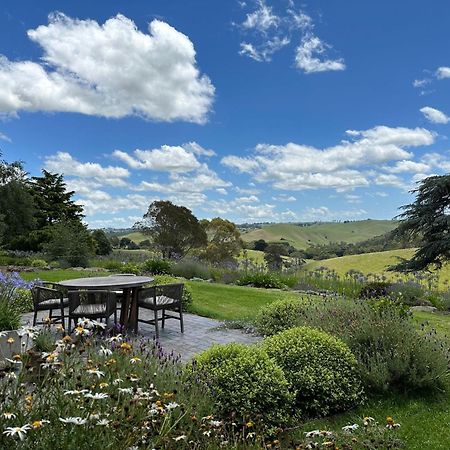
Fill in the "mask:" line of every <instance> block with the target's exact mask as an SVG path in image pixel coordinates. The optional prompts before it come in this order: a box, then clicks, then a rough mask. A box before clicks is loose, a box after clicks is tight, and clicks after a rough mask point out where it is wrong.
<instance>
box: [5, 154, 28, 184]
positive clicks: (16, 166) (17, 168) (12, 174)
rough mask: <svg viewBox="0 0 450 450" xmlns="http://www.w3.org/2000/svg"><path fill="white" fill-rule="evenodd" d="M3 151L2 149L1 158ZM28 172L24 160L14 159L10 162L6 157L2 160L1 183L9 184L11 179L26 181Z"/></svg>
mask: <svg viewBox="0 0 450 450" xmlns="http://www.w3.org/2000/svg"><path fill="white" fill-rule="evenodd" d="M1 156H2V152H1V151H0V158H1ZM26 178H27V173H26V172H25V170H24V168H23V162H22V161H13V162H12V163H8V162H7V161H5V160H4V159H1V160H0V185H2V186H3V185H5V184H8V183H9V182H10V181H19V182H22V183H25V181H26Z"/></svg>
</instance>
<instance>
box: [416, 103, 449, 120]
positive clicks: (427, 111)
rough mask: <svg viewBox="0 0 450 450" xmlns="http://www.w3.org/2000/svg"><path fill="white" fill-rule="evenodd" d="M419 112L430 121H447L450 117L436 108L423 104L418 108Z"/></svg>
mask: <svg viewBox="0 0 450 450" xmlns="http://www.w3.org/2000/svg"><path fill="white" fill-rule="evenodd" d="M420 112H421V113H422V114H423V115H424V116H425V118H426V119H427V120H428V121H430V122H431V123H448V122H450V117H448V116H447V115H446V114H445V113H443V112H442V111H439V110H438V109H435V108H431V107H430V106H424V107H423V108H421V109H420Z"/></svg>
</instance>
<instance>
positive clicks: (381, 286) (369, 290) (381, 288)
mask: <svg viewBox="0 0 450 450" xmlns="http://www.w3.org/2000/svg"><path fill="white" fill-rule="evenodd" d="M389 288H390V284H389V283H384V282H382V281H373V282H371V283H367V284H366V285H365V286H363V288H362V289H361V291H360V293H359V298H380V297H387V296H388V295H389Z"/></svg>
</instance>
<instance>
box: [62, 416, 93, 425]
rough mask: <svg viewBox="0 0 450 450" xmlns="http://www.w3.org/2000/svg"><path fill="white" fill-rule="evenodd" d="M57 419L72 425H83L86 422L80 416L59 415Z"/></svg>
mask: <svg viewBox="0 0 450 450" xmlns="http://www.w3.org/2000/svg"><path fill="white" fill-rule="evenodd" d="M59 420H60V421H61V422H62V423H71V424H73V425H84V424H85V423H86V422H87V420H86V419H83V418H82V417H66V418H63V417H60V418H59Z"/></svg>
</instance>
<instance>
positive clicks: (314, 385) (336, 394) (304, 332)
mask: <svg viewBox="0 0 450 450" xmlns="http://www.w3.org/2000/svg"><path fill="white" fill-rule="evenodd" d="M263 348H264V350H266V352H267V353H268V355H269V356H270V357H271V358H272V359H273V360H274V361H275V362H276V363H277V365H278V366H280V367H281V368H282V369H283V372H284V375H285V377H286V379H287V381H288V382H289V384H290V387H291V390H292V392H295V394H296V406H297V408H299V409H300V411H302V412H303V413H306V414H307V415H314V416H316V415H319V416H324V415H327V414H330V413H332V412H338V411H345V410H346V409H349V408H351V407H353V406H355V405H357V404H358V403H359V402H360V401H361V398H362V386H361V380H360V378H359V374H358V371H357V368H356V359H355V357H354V356H353V354H352V352H351V351H350V349H349V348H348V347H347V345H346V344H344V343H343V342H342V341H341V340H339V339H337V338H335V337H333V336H331V335H329V334H327V333H324V332H322V331H319V330H315V329H312V328H308V327H297V328H291V329H289V330H286V331H282V332H280V333H277V334H275V335H273V336H271V337H269V338H266V339H265V340H264V343H263Z"/></svg>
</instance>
